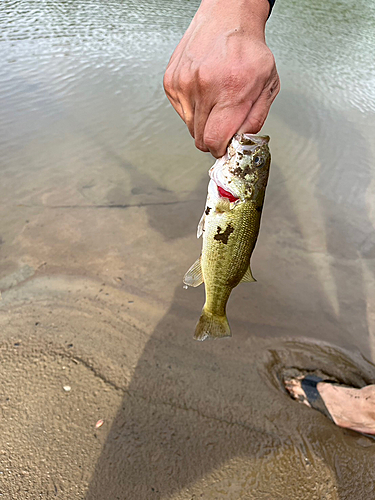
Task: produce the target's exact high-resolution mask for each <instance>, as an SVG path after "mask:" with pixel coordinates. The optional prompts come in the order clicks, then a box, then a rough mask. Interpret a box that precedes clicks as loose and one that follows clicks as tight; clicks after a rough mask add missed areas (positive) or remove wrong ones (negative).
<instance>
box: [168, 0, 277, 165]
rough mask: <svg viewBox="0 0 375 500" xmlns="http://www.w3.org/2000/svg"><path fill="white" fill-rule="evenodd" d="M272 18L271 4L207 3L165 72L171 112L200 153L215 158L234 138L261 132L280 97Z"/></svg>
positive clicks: (260, 0)
mask: <svg viewBox="0 0 375 500" xmlns="http://www.w3.org/2000/svg"><path fill="white" fill-rule="evenodd" d="M268 12H269V3H268V1H267V0H242V1H241V0H236V1H230V0H203V1H202V4H201V6H200V7H199V9H198V11H197V13H196V15H195V17H194V19H193V21H192V23H191V24H190V26H189V28H188V29H187V31H186V33H185V35H184V36H183V38H182V40H181V41H180V43H179V44H178V46H177V48H176V50H175V51H174V53H173V54H172V57H171V59H170V61H169V64H168V67H167V69H166V72H165V75H164V88H165V92H166V94H167V97H168V99H169V100H170V102H171V104H172V106H173V107H174V109H175V110H176V111H177V113H178V114H179V115H180V117H181V118H182V119H183V120H184V122H185V123H186V125H187V127H188V129H189V131H190V134H191V135H192V136H193V137H194V138H195V145H196V147H197V148H198V149H200V150H201V151H205V152H207V151H210V152H211V153H212V154H213V156H215V157H217V158H218V157H220V156H222V155H223V154H224V153H225V151H226V147H227V144H228V142H229V141H230V139H231V137H232V136H233V135H234V134H235V133H236V132H240V133H250V134H257V133H258V132H259V130H260V129H261V128H262V126H263V123H264V121H265V119H266V117H267V115H268V111H269V109H270V106H271V104H272V102H273V100H274V99H275V97H276V95H277V94H278V92H279V89H280V81H279V76H278V74H277V70H276V65H275V61H274V57H273V55H272V53H271V51H270V49H269V48H268V47H267V45H266V42H265V36H264V28H265V24H266V20H267V16H268Z"/></svg>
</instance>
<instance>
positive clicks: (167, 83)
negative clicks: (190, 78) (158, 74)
mask: <svg viewBox="0 0 375 500" xmlns="http://www.w3.org/2000/svg"><path fill="white" fill-rule="evenodd" d="M163 86H164V90H165V92H166V94H169V95H172V94H173V74H172V73H171V72H170V71H168V70H167V71H166V72H165V73H164V78H163Z"/></svg>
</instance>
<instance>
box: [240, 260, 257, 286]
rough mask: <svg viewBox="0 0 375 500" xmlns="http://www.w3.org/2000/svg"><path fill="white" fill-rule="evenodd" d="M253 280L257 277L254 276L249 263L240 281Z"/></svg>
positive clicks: (249, 281) (248, 281)
mask: <svg viewBox="0 0 375 500" xmlns="http://www.w3.org/2000/svg"><path fill="white" fill-rule="evenodd" d="M253 281H256V279H255V278H254V276H253V273H252V272H251V269H250V264H249V267H248V268H247V270H246V273H245V274H244V276H243V278H242V280H241V281H240V283H251V282H253Z"/></svg>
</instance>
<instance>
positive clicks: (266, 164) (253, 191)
mask: <svg viewBox="0 0 375 500" xmlns="http://www.w3.org/2000/svg"><path fill="white" fill-rule="evenodd" d="M269 139H270V138H269V137H268V136H267V135H264V136H260V135H252V134H236V135H235V136H234V137H233V138H232V140H231V142H230V144H229V146H228V150H227V153H226V154H225V156H223V157H222V158H220V159H219V160H217V162H216V163H215V165H214V166H213V167H212V168H211V171H210V177H211V179H213V180H214V181H215V183H216V184H217V186H218V187H219V188H221V189H224V190H225V191H227V192H228V193H230V194H231V195H232V196H233V197H234V198H236V199H238V200H239V201H250V200H253V201H256V200H257V199H258V198H259V197H263V196H264V192H265V189H266V185H267V181H268V174H269V168H270V163H271V154H270V150H269V148H268V142H269Z"/></svg>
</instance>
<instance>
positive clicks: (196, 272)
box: [183, 257, 203, 287]
mask: <svg viewBox="0 0 375 500" xmlns="http://www.w3.org/2000/svg"><path fill="white" fill-rule="evenodd" d="M183 281H184V284H185V285H188V286H193V287H197V286H199V285H201V284H202V283H203V274H202V268H201V259H200V257H199V259H198V260H196V261H195V262H194V264H193V265H192V266H191V267H190V269H189V270H188V271H187V273H186V274H185V276H184V280H183Z"/></svg>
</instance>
